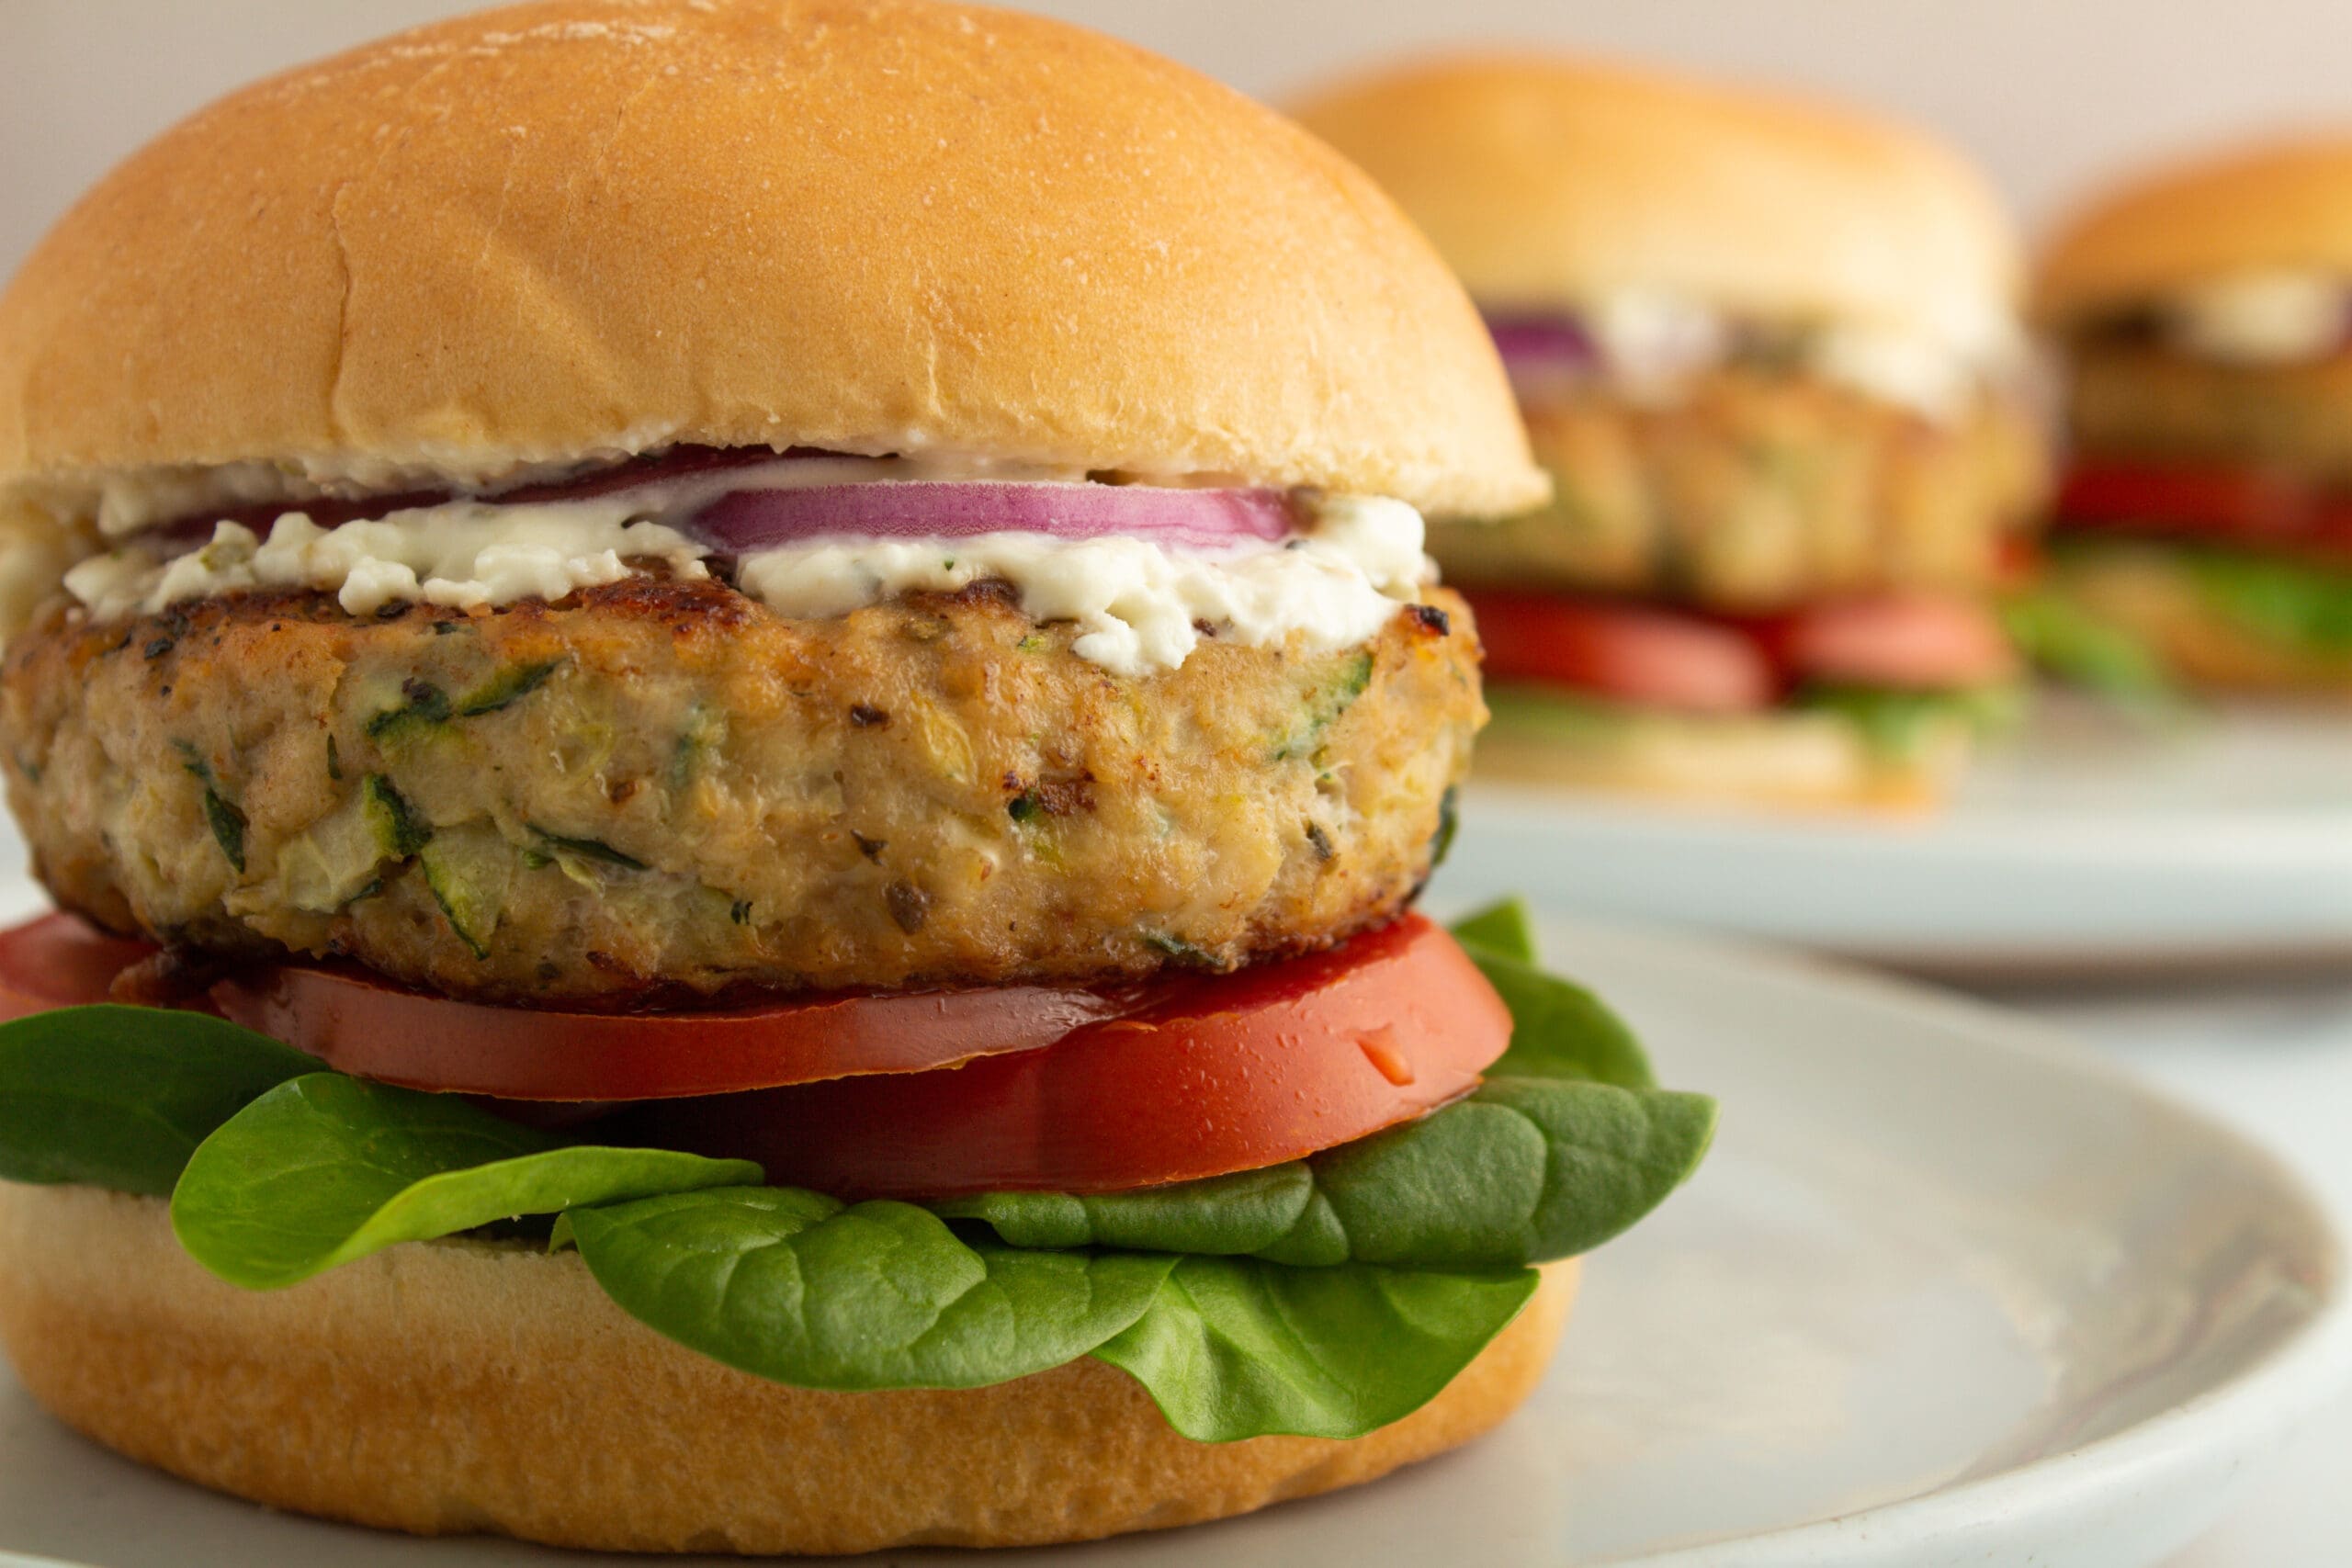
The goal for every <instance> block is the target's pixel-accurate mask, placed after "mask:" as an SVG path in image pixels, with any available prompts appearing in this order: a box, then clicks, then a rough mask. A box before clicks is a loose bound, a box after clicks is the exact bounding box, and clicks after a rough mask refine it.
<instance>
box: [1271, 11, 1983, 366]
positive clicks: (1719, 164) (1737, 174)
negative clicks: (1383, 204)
mask: <svg viewBox="0 0 2352 1568" xmlns="http://www.w3.org/2000/svg"><path fill="white" fill-rule="evenodd" d="M1294 109H1295V113H1296V114H1297V115H1298V117H1299V118H1300V120H1301V122H1302V123H1304V124H1305V125H1306V127H1307V128H1308V129H1309V130H1313V131H1315V132H1317V134H1318V135H1321V136H1322V137H1324V138H1325V139H1326V140H1327V141H1329V142H1330V143H1331V144H1332V145H1333V146H1335V147H1337V148H1338V149H1339V150H1340V152H1344V153H1346V154H1347V155H1348V156H1349V157H1351V158H1352V159H1354V160H1355V161H1356V162H1357V163H1358V164H1361V165H1363V168H1364V169H1365V171H1366V172H1367V173H1369V174H1370V175H1372V176H1373V177H1374V179H1376V180H1378V181H1379V182H1380V183H1381V185H1382V186H1385V188H1386V189H1387V191H1388V193H1389V194H1390V195H1391V196H1393V197H1396V198H1397V201H1398V202H1399V204H1401V205H1402V206H1403V207H1404V209H1405V210H1406V211H1407V212H1408V213H1409V214H1410V215H1411V216H1412V218H1413V219H1414V220H1415V221H1416V222H1418V223H1419V224H1420V225H1421V227H1422V229H1423V230H1424V231H1427V232H1428V234H1429V236H1430V239H1432V240H1433V241H1435V242H1436V243H1437V247H1438V249H1439V251H1441V252H1442V253H1443V254H1444V255H1445V257H1446V259H1447V260H1448V261H1450V262H1452V263H1453V267H1454V270H1455V271H1457V272H1458V273H1460V274H1461V276H1462V279H1463V281H1464V283H1466V284H1467V285H1468V286H1469V288H1470V292H1471V294H1472V295H1473V296H1474V297H1476V299H1478V300H1479V301H1480V302H1481V303H1482V304H1484V305H1486V306H1487V308H1488V309H1490V310H1506V311H1554V310H1576V309H1577V308H1579V307H1582V306H1587V305H1589V304H1591V303H1592V302H1593V301H1594V300H1596V299H1601V298H1604V297H1607V296H1610V295H1612V294H1616V293H1620V292H1625V291H1641V292H1645V293H1658V294H1664V295H1670V296H1675V297H1679V298H1682V299H1690V300H1692V301H1694V302H1697V303H1701V304H1705V305H1712V306H1715V307H1718V308H1720V309H1722V310H1725V311H1728V312H1730V313H1733V314H1737V315H1750V316H1756V317H1760V318H1794V319H1800V320H1803V319H1831V320H1840V321H1856V322H1860V323H1866V324H1870V325H1873V326H1877V327H1882V328H1890V329H1893V330H1895V331H1899V332H1906V333H1914V334H1917V335H1919V336H1922V337H1926V338H1929V339H1931V340H1933V341H1936V342H1939V343H1945V344H1951V346H1953V347H1955V348H1959V349H1963V350H1966V349H1972V348H1975V347H1978V346H1981V345H1982V344H1986V343H1989V342H1991V341H1993V340H1995V339H1997V338H2000V337H2002V336H2003V335H2005V334H2006V333H2007V323H2008V320H2009V317H2010V314H2011V311H2012V310H2013V299H2012V296H2013V294H2014V292H2015V289H2016V287H2017V276H2018V254H2017V242H2016V239H2015V236H2014V234H2013V231H2012V229H2011V226H2010V223H2009V220H2008V219H2007V215H2006V214H2005V213H2004V211H2003V210H2002V208H2001V206H2000V203H1999V202H1998V200H1997V199H1996V197H1994V195H1993V193H1992V191H1991V190H1990V189H1989V187H1988V186H1986V185H1985V182H1984V180H1983V179H1982V178H1981V177H1980V176H1979V175H1978V174H1977V173H1976V171H1975V170H1974V169H1973V168H1972V167H1971V166H1970V165H1969V164H1966V163H1965V162H1963V161H1962V159H1960V158H1959V157H1957V156H1956V155H1954V154H1953V153H1952V152H1951V151H1950V150H1948V149H1947V148H1945V147H1944V146H1942V145H1941V144H1939V143H1938V142H1935V141H1930V140H1928V139H1927V138H1926V137H1924V136H1921V135H1919V134H1917V133H1916V132H1914V131H1911V130H1907V129H1905V128H1903V127H1900V126H1896V125H1893V124H1889V123H1886V122H1884V121H1882V120H1878V119H1874V118H1866V117H1864V116H1862V115H1860V114H1856V113H1852V112H1849V111H1846V110H1843V109H1837V108H1832V107H1826V106H1824V105H1820V104H1815V103H1810V102H1804V101H1800V100H1797V99H1792V98H1782V97H1779V96H1770V95H1767V94H1764V93H1759V92H1755V91H1750V90H1747V89H1745V88H1736V87H1731V86H1727V85H1716V84H1712V83H1703V82H1699V81H1692V80H1686V79H1682V78H1679V77H1674V76H1668V75H1662V74H1657V73H1651V72H1647V71H1643V70H1635V69H1631V68H1628V67H1624V66H1621V65H1614V64H1601V63H1596V62H1583V61H1577V60H1572V59H1563V58H1556V57H1552V58H1547V57H1544V56H1543V55H1541V54H1526V53H1519V54H1511V55H1501V54H1470V55H1458V56H1450V57H1441V58H1435V59H1426V60H1422V61H1419V62H1407V63H1404V64H1400V65H1397V66H1395V67H1392V68H1390V69H1387V70H1384V71H1380V72H1377V73H1374V74H1370V75H1365V76H1362V77H1358V78H1355V79H1352V80H1350V81H1345V82H1341V83H1339V84H1335V85H1331V86H1329V87H1328V88H1326V89H1324V90H1323V91H1321V92H1318V93H1317V94H1315V95H1313V96H1309V97H1307V98H1306V99H1304V100H1303V101H1301V102H1299V103H1297V104H1295V106H1294Z"/></svg>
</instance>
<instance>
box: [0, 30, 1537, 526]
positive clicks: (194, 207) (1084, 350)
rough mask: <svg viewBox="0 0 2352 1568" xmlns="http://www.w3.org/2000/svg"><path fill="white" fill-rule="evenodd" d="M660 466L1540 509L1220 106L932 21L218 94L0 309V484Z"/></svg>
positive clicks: (1335, 162) (1362, 249)
mask: <svg viewBox="0 0 2352 1568" xmlns="http://www.w3.org/2000/svg"><path fill="white" fill-rule="evenodd" d="M672 442H702V443H710V444H715V445H720V446H738V445H748V446H757V445H773V446H793V445H800V446H820V447H828V448H834V449H838V450H843V451H854V452H883V451H897V452H906V451H919V450H926V449H928V450H944V451H950V452H962V453H978V454H982V455H988V456H993V457H1003V458H1021V459H1026V460H1033V461H1037V462H1046V463H1054V464H1066V465H1074V466H1078V467H1081V468H1096V469H1105V468H1119V469H1130V470H1138V471H1143V472H1148V473H1161V474H1167V473H1184V474H1236V475H1241V476H1245V477H1248V478H1250V479H1254V480H1258V481H1261V482H1266V483H1273V484H1308V485H1318V486H1323V487H1326V488H1329V489H1333V490H1341V491H1360V492H1368V493H1377V494H1385V495H1393V496H1397V497H1399V498H1401V499H1403V500H1406V501H1408V502H1413V503H1414V504H1416V505H1418V506H1420V507H1422V508H1423V509H1424V510H1425V511H1431V512H1436V513H1455V512H1471V513H1482V512H1489V511H1508V510H1510V509H1513V508H1515V507H1519V506H1522V505H1532V504H1533V503H1535V502H1538V501H1540V500H1541V499H1542V497H1543V493H1544V482H1543V479H1542V478H1541V476H1540V475H1539V474H1538V473H1537V472H1536V471H1535V469H1534V468H1532V466H1531V465H1530V464H1529V462H1528V459H1527V455H1526V450H1525V447H1524V445H1523V443H1522V440H1521V434H1520V432H1519V428H1518V425H1517V423H1516V422H1515V420H1514V419H1513V417H1512V413H1511V405H1510V393H1509V389H1508V388H1507V387H1506V385H1505V383H1504V380H1503V378H1502V374H1501V370H1500V367H1499V366H1498V363H1497V361H1496V359H1495V356H1494V353H1493V350H1492V348H1491V346H1490V345H1489V344H1488V343H1487V339H1486V336H1485V334H1484V333H1483V332H1482V331H1481V330H1480V327H1479V323H1478V321H1477V319H1476V315H1475V313H1474V312H1473V310H1472V309H1471V307H1470V305H1469V303H1468V301H1467V300H1466V299H1464V297H1463V294H1462V290H1461V288H1460V287H1459V286H1458V285H1457V284H1456V283H1455V282H1454V281H1453V278H1452V277H1451V276H1449V275H1448V274H1447V272H1446V270H1445V268H1444V267H1443V265H1442V264H1441V263H1440V262H1439V261H1438V259H1437V258H1436V256H1435V255H1434V254H1432V253H1431V252H1430V248H1429V246H1428V244H1427V243H1425V242H1424V241H1423V240H1422V239H1421V238H1420V236H1419V234H1417V233H1415V232H1414V231H1413V230H1412V228H1411V226H1410V225H1409V224H1408V223H1406V222H1405V221H1403V220H1402V219H1401V218H1400V217H1399V216H1398V214H1397V210H1396V209H1395V208H1394V207H1393V206H1392V205H1391V204H1390V203H1389V202H1388V201H1387V200H1386V199H1385V198H1384V197H1382V196H1381V195H1380V194H1379V192H1378V191H1377V190H1375V189H1374V187H1373V186H1372V184H1371V183H1370V182H1369V181H1367V180H1366V179H1364V177H1363V175H1360V174H1359V173H1357V172H1356V171H1355V170H1354V169H1352V168H1351V167H1349V166H1348V165H1347V164H1345V163H1344V162H1342V161H1341V160H1340V159H1339V158H1338V157H1336V156H1334V155H1333V154H1332V153H1331V152H1329V149H1327V148H1325V147H1323V146H1322V145H1321V144H1320V143H1319V142H1317V141H1315V140H1314V139H1313V138H1311V137H1308V136H1306V135H1305V134H1303V133H1301V132H1300V131H1299V130H1297V128H1295V126H1293V125H1291V124H1289V123H1288V122H1287V121H1285V120H1283V119H1282V118H1280V117H1278V116H1276V115H1274V114H1273V113H1272V112H1271V111H1269V110H1266V109H1264V108H1261V107H1259V106H1257V105H1255V104H1252V103H1250V102H1249V101H1248V100H1246V99H1244V98H1242V97H1241V96H1238V94H1235V93H1233V92H1231V91H1229V90H1227V89H1226V88H1224V87H1222V86H1219V85H1216V84H1215V83H1213V82H1211V81H1209V80H1208V79H1207V78H1205V77H1203V76H1200V75H1197V74H1194V73H1192V72H1190V71H1186V70H1184V69H1182V68H1181V67H1178V66H1176V65H1173V64H1170V63H1168V62H1164V61H1161V60H1159V59H1156V58H1154V57H1152V56H1150V55H1148V54H1146V53H1144V52H1142V51H1137V50H1135V49H1131V48H1129V47H1127V46H1125V45H1124V44H1120V43H1116V42H1114V41H1113V40H1111V39H1105V38H1103V37H1101V36H1099V35H1096V34H1093V33H1090V32H1087V31H1084V30H1081V29H1079V28H1072V27H1069V26H1066V25H1064V24H1061V23H1058V22H1054V21H1049V20H1046V19H1044V18H1041V17H1026V16H1021V15H1017V14H1014V13H1012V12H1001V11H993V10H986V9H982V8H979V7H977V6H964V5H943V4H931V3H928V0H716V3H712V0H547V3H544V4H537V5H528V6H517V7H515V8H513V9H508V10H502V11H495V12H490V13H485V14H483V15H481V16H476V17H465V18H460V19H458V20H454V21H450V22H445V23H441V24H438V25H435V26H431V27H426V28H419V29H417V30H415V31H413V32H409V33H404V34H401V35H400V36H398V37H396V38H392V39H386V40H384V41H382V42H379V43H377V44H373V45H370V46H368V47H366V48H362V49H359V50H356V51H352V52H351V53H348V54H345V55H342V56H339V57H337V58H335V59H334V60H330V61H326V62H322V63H320V64H317V65H314V66H309V67H305V68H302V69H299V70H296V71H292V72H289V73H287V74H285V75H282V76H278V77H277V78H275V79H273V80H270V81H267V82H264V83H262V84H260V85H255V86H254V87H251V88H248V89H246V90H245V91H243V92H241V93H238V94H236V95H235V96H232V97H230V98H227V99H225V100H223V101H221V102H220V103H219V104H217V105H215V106H213V107H210V108H209V109H206V110H204V111H203V112H201V113H199V114H198V115H197V116H196V117H195V118H192V119H189V120H187V122H185V123H184V124H182V125H180V126H179V127H177V128H176V129H175V130H171V131H169V132H167V133H166V134H165V135H164V136H163V137H162V138H160V139H159V140H157V141H154V142H153V143H152V144H151V145H149V146H148V147H147V148H146V149H145V150H144V151H142V152H140V153H138V154H137V155H135V156H134V157H132V158H131V159H130V162H128V163H127V164H123V165H122V166H121V167H120V168H119V169H117V170H116V171H115V172H114V173H113V174H112V175H109V176H108V177H107V179H106V180H105V181H104V182H102V183H101V184H100V185H99V186H97V187H96V189H95V190H93V191H92V192H91V193H90V194H89V196H87V197H85V199H84V200H83V201H82V203H81V204H80V205H79V206H78V207H76V208H75V209H74V210H73V211H72V212H71V213H70V214H68V215H67V217H66V218H65V219H64V220H63V221H62V222H61V223H60V224H59V225H58V227H57V228H56V230H55V231H52V232H51V235H50V236H49V238H48V239H47V240H46V241H45V242H44V243H43V244H42V245H41V246H40V249H39V250H37V251H36V252H35V253H34V254H33V256H32V258H31V259H30V260H29V261H28V263H27V264H26V265H25V267H24V269H23V271H22V272H21V273H20V274H19V275H18V276H17V279H16V281H15V283H14V285H13V286H12V287H11V288H9V290H8V292H7V294H6V297H5V299H0V489H5V488H6V485H8V484H9V483H10V482H12V481H18V480H22V479H46V480H50V481H52V482H54V483H57V484H63V483H65V482H66V481H69V480H72V479H74V478H75V477H76V476H80V475H85V474H87V473H88V472H89V471H92V470H108V469H121V468H132V467H137V466H142V465H164V464H214V463H220V462H224V461H228V460H232V459H247V458H250V459H273V460H293V461H300V462H307V463H311V464H315V465H318V466H321V467H322V468H327V469H331V470H339V471H345V472H350V471H359V472H365V471H366V470H367V468H368V463H369V462H370V461H371V460H373V461H377V462H383V463H399V464H413V465H422V466H425V467H430V468H442V469H445V470H451V469H471V470H476V471H490V470H494V469H497V468H502V467H503V466H505V465H507V464H510V463H512V462H515V461H520V460H526V459H528V460H554V459H563V458H570V457H578V456H581V455H582V454H593V453H599V452H621V451H640V450H645V449H649V448H652V447H657V446H664V445H667V444H669V443H672Z"/></svg>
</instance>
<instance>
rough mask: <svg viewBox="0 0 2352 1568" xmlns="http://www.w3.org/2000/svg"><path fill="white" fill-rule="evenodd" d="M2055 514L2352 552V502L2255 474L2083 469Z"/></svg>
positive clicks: (2105, 524)
mask: <svg viewBox="0 0 2352 1568" xmlns="http://www.w3.org/2000/svg"><path fill="white" fill-rule="evenodd" d="M2056 516H2057V520H2058V525H2059V526H2060V527H2061V528H2062V529H2078V530H2089V531H2098V532H2108V531H2116V532H2129V533H2143V534H2181V535H2188V536H2198V537H2207V538H2217V539H2229V540H2233V541H2236V542H2239V543H2244V544H2254V545H2271V546H2281V547H2296V548H2303V549H2314V550H2321V551H2325V552H2329V553H2345V554H2352V496H2344V495H2338V494H2333V493H2330V492H2329V491H2324V490H2321V489H2319V488H2318V487H2316V486H2313V485H2311V484H2307V483H2305V482H2303V481H2301V480H2299V479H2291V478H2289V477H2287V476H2284V475H2280V474H2275V473H2265V472H2262V471H2260V470H2258V469H2253V468H2191V467H2186V466H2177V465H2170V464H2154V463H2100V462H2092V463H2081V464H2077V465H2076V466H2075V468H2074V469H2073V470H2072V471H2071V472H2069V473H2068V474H2067V476H2066V480H2065V483H2064V485H2062V486H2061V487H2060V488H2059V491H2058V500H2057V503H2056Z"/></svg>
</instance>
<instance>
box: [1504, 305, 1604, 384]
mask: <svg viewBox="0 0 2352 1568" xmlns="http://www.w3.org/2000/svg"><path fill="white" fill-rule="evenodd" d="M1487 334H1488V335H1489V336H1491V337H1492V338H1493V339H1494V340H1495V352H1496V353H1497V354H1499V355H1502V361H1503V365H1504V367H1505V368H1507V369H1510V370H1512V371H1521V370H1532V369H1565V370H1589V369H1590V368H1592V367H1595V366H1597V365H1599V364H1600V344H1597V343H1595V342H1594V341H1593V337H1592V334H1591V333H1589V332H1588V331H1586V330H1585V326H1584V323H1582V322H1581V321H1577V319H1576V318H1575V317H1573V316H1543V315H1529V316H1488V317H1487Z"/></svg>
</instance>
